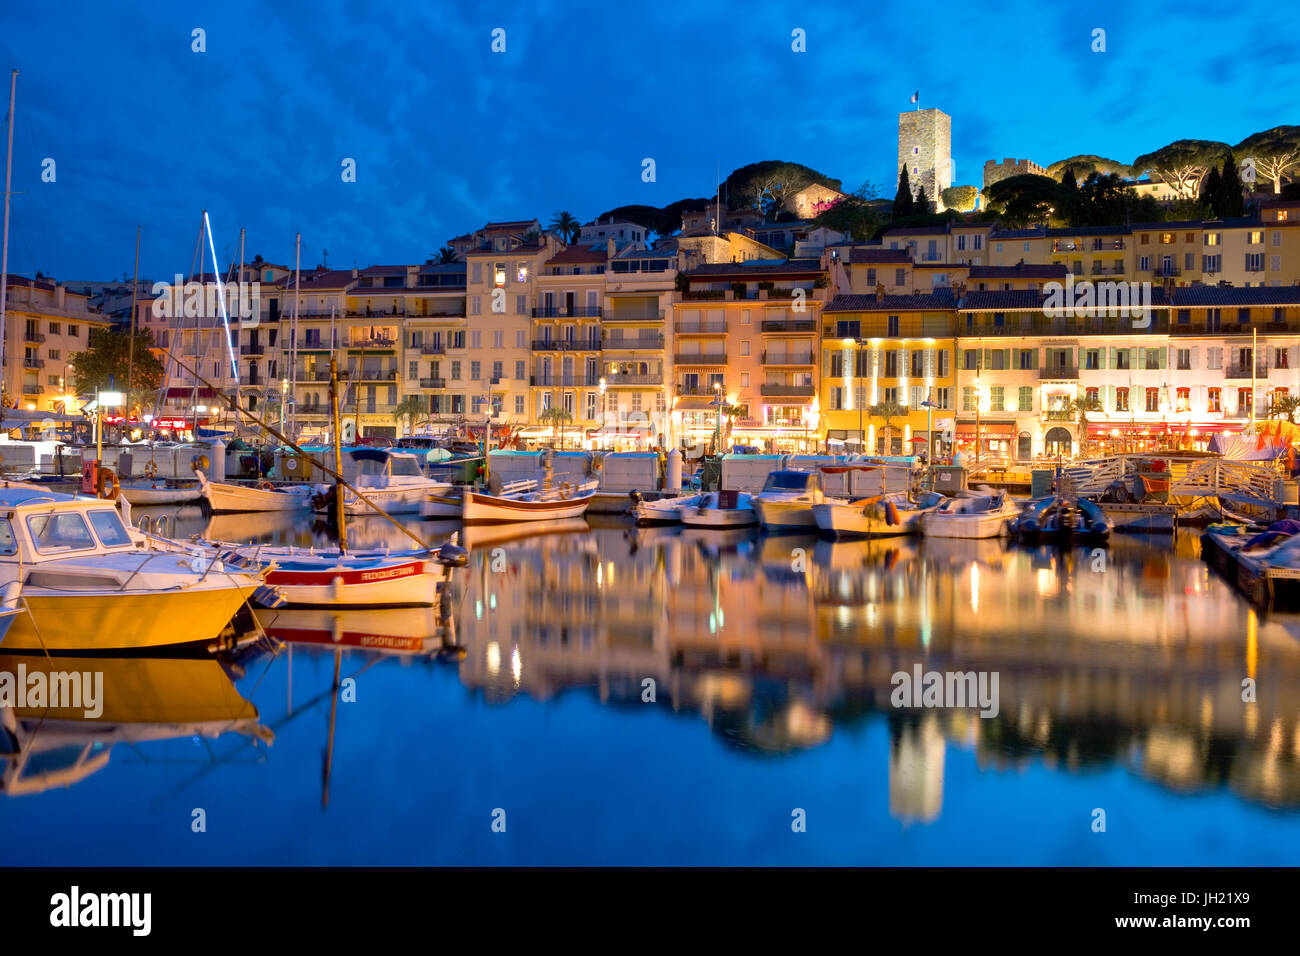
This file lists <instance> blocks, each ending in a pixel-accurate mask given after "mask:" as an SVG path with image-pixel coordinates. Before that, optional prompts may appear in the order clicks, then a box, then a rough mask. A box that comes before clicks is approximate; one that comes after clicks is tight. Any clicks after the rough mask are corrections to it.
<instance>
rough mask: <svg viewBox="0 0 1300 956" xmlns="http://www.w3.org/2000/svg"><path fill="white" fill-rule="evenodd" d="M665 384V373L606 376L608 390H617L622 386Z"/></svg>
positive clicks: (611, 374)
mask: <svg viewBox="0 0 1300 956" xmlns="http://www.w3.org/2000/svg"><path fill="white" fill-rule="evenodd" d="M663 383H664V375H663V372H651V373H650V374H649V375H614V374H613V373H610V374H609V375H607V376H605V386H606V387H607V388H617V387H618V386H620V385H624V386H626V385H662V384H663Z"/></svg>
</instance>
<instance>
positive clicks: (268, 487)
mask: <svg viewBox="0 0 1300 956" xmlns="http://www.w3.org/2000/svg"><path fill="white" fill-rule="evenodd" d="M257 487H258V488H261V489H262V490H263V491H275V485H273V484H271V483H270V482H269V481H259V482H258V483H257Z"/></svg>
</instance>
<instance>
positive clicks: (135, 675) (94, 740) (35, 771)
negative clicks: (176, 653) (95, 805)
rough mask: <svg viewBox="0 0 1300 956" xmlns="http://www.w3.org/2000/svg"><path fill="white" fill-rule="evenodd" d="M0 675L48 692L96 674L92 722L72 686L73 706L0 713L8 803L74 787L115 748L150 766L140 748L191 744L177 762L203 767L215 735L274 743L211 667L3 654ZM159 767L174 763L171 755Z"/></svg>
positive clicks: (1, 782) (0, 768)
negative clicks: (59, 681)
mask: <svg viewBox="0 0 1300 956" xmlns="http://www.w3.org/2000/svg"><path fill="white" fill-rule="evenodd" d="M0 673H4V674H7V675H23V676H24V677H25V678H26V679H28V680H29V681H31V680H32V677H33V675H37V674H39V675H41V677H42V678H43V683H44V686H46V687H49V688H53V686H54V682H52V681H51V675H52V674H54V673H60V674H69V673H76V674H78V675H81V674H86V675H89V674H96V673H98V674H102V684H101V685H100V687H101V689H102V695H103V696H102V700H96V701H95V703H96V704H97V706H96V707H95V711H97V712H96V713H93V715H92V713H91V712H90V711H87V709H86V707H85V706H82V705H83V704H89V703H90V696H91V695H90V694H89V688H87V692H86V693H87V696H86V697H85V698H84V699H83V698H82V697H81V696H80V695H81V693H82V692H81V690H80V688H79V686H78V690H77V694H78V698H77V699H78V706H75V707H74V706H45V705H46V704H47V703H50V702H52V700H51V699H42V700H41V701H40V702H39V704H40V705H39V706H35V705H26V701H25V700H24V701H23V702H22V703H20V704H17V705H15V706H6V707H0V790H3V792H4V793H5V794H7V795H8V796H26V795H30V794H34V793H42V792H44V791H47V790H51V789H57V788H65V787H70V786H72V785H73V784H76V783H79V782H81V781H82V780H85V779H86V778H87V777H90V776H92V775H93V774H95V773H97V772H99V771H101V770H103V769H104V767H105V766H107V764H108V762H109V756H110V754H111V753H112V751H113V749H114V747H115V746H116V745H117V744H122V745H123V746H124V748H125V749H126V750H128V751H129V752H130V753H131V754H132V755H134V756H135V757H136V758H137V759H148V758H147V754H146V753H144V752H143V751H142V750H141V749H140V748H141V746H142V745H146V744H153V743H156V742H159V741H168V740H181V739H186V738H189V739H190V740H191V741H192V742H193V745H194V753H193V754H192V755H191V756H190V757H188V758H181V759H182V761H183V760H185V759H189V760H192V761H195V762H198V763H209V762H211V760H212V759H213V757H214V754H213V751H212V750H211V749H210V748H209V747H208V746H207V744H208V742H209V741H215V740H216V739H217V738H220V737H222V736H223V735H226V734H233V735H238V736H242V737H245V738H247V739H248V740H249V741H250V742H252V743H253V744H255V745H256V744H263V743H269V742H270V741H271V740H272V739H273V737H274V734H272V733H271V731H269V730H268V729H267V728H265V727H263V726H262V724H261V723H260V722H259V719H258V712H257V708H256V707H254V706H253V705H252V704H251V703H249V702H248V701H247V700H245V699H244V697H242V696H241V695H240V693H239V691H237V690H236V689H235V686H234V684H233V683H231V680H230V677H229V676H228V675H227V674H226V672H225V671H224V670H223V669H222V666H221V664H220V663H218V662H217V661H215V660H157V659H151V658H143V657H134V658H108V657H90V658H76V657H56V658H53V659H49V658H46V657H43V656H37V655H9V654H5V655H0ZM32 686H34V681H33V682H32ZM17 700H18V699H17V698H15V701H17ZM59 703H60V704H66V701H63V700H61V701H59ZM167 759H168V760H169V762H172V763H175V762H177V757H176V755H175V754H174V753H172V754H171V755H170V756H168V757H167Z"/></svg>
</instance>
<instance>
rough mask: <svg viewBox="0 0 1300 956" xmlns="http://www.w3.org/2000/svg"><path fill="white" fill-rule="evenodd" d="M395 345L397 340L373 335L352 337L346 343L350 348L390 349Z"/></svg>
mask: <svg viewBox="0 0 1300 956" xmlns="http://www.w3.org/2000/svg"><path fill="white" fill-rule="evenodd" d="M396 347H397V340H396V339H390V338H386V337H380V336H375V337H374V338H373V339H353V340H352V341H351V342H349V343H348V348H350V349H354V350H355V349H392V348H396Z"/></svg>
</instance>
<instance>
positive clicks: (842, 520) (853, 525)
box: [812, 501, 934, 538]
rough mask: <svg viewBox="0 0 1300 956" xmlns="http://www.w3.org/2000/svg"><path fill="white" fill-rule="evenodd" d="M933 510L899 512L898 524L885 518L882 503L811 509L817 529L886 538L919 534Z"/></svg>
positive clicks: (839, 534)
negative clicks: (923, 521)
mask: <svg viewBox="0 0 1300 956" xmlns="http://www.w3.org/2000/svg"><path fill="white" fill-rule="evenodd" d="M933 510H934V508H926V509H919V508H912V509H902V508H900V509H899V512H898V521H897V522H896V523H891V522H889V521H887V520H886V519H885V517H884V513H885V509H884V506H883V505H882V504H878V503H877V504H874V505H863V504H859V503H853V502H847V501H842V502H823V503H822V504H819V505H813V506H812V513H813V519H814V520H815V521H816V522H817V528H818V529H819V530H821V531H824V532H826V533H827V534H833V535H835V536H837V537H845V538H848V537H854V538H886V537H891V536H894V535H901V534H917V533H919V532H920V530H921V521H922V517H923V516H924V515H927V514H929V513H930V512H931V511H933Z"/></svg>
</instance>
